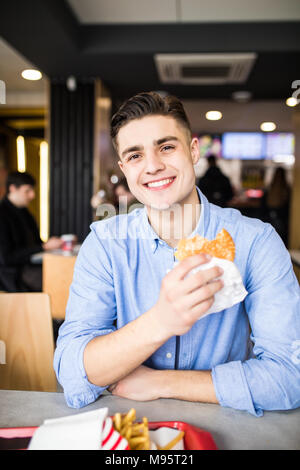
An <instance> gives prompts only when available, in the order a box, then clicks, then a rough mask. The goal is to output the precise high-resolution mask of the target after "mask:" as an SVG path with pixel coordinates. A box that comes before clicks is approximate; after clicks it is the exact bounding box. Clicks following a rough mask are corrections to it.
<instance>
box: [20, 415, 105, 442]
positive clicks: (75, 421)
mask: <svg viewBox="0 0 300 470" xmlns="http://www.w3.org/2000/svg"><path fill="white" fill-rule="evenodd" d="M107 413H108V408H100V409H99V410H95V411H88V412H85V413H79V414H76V415H72V416H66V417H63V418H57V419H47V420H45V421H44V423H43V424H42V425H41V426H40V427H39V428H38V429H37V430H36V431H35V433H34V435H33V437H32V439H31V441H30V443H29V447H28V450H100V448H101V442H102V439H101V436H102V428H103V422H104V420H105V419H106V417H107Z"/></svg>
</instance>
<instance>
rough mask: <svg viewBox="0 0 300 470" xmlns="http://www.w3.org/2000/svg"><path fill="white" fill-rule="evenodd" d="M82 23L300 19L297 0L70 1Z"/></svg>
mask: <svg viewBox="0 0 300 470" xmlns="http://www.w3.org/2000/svg"><path fill="white" fill-rule="evenodd" d="M67 1H68V4H69V5H70V7H71V8H72V10H73V11H74V13H75V15H76V17H77V19H78V21H80V22H81V23H83V24H95V23H97V24H121V23H122V24H124V23H127V24H129V23H131V24H134V23H144V24H145V23H179V22H182V23H195V22H199V23H202V22H212V23H214V22H224V21H230V22H231V21H299V20H300V8H299V1H298V0H285V1H284V2H283V1H282V0H264V1H261V0H252V1H251V2H247V1H245V0H244V1H241V0H226V1H223V2H222V1H220V0H209V1H208V0H163V1H162V0H151V1H149V0H84V1H83V0H67Z"/></svg>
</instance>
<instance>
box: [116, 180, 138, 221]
mask: <svg viewBox="0 0 300 470" xmlns="http://www.w3.org/2000/svg"><path fill="white" fill-rule="evenodd" d="M114 194H115V201H116V209H117V211H118V212H119V213H123V214H124V213H128V212H130V208H131V207H132V206H133V205H134V204H139V205H141V203H140V202H139V201H138V200H137V199H136V198H135V196H134V195H133V194H132V193H131V192H130V189H129V187H128V184H127V180H126V178H121V179H120V180H119V181H118V182H117V183H116V184H115V189H114Z"/></svg>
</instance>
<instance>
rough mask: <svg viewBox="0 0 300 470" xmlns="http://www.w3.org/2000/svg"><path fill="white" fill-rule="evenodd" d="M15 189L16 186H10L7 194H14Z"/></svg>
mask: <svg viewBox="0 0 300 470" xmlns="http://www.w3.org/2000/svg"><path fill="white" fill-rule="evenodd" d="M17 189H18V188H17V186H16V185H15V184H10V185H9V186H8V190H7V194H9V193H13V192H15V191H16V190H17Z"/></svg>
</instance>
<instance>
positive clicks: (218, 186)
mask: <svg viewBox="0 0 300 470" xmlns="http://www.w3.org/2000/svg"><path fill="white" fill-rule="evenodd" d="M207 163H208V169H207V171H206V172H205V174H204V175H203V176H202V177H201V178H199V181H198V183H197V186H198V188H199V189H200V190H201V191H202V193H203V194H204V195H205V196H206V197H207V199H208V201H209V202H211V203H213V204H216V205H217V206H220V207H227V204H228V202H229V201H230V200H231V199H232V198H233V196H234V192H233V189H232V186H231V183H230V179H229V178H228V177H227V176H226V175H224V173H222V171H221V170H220V168H219V167H218V166H217V162H216V157H215V156H214V155H210V156H209V157H207Z"/></svg>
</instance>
